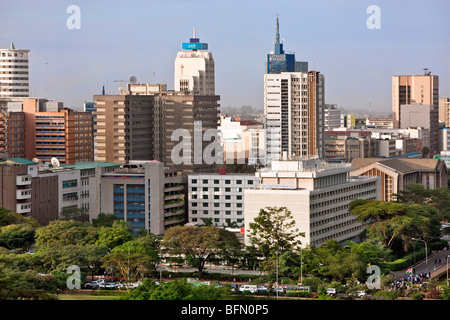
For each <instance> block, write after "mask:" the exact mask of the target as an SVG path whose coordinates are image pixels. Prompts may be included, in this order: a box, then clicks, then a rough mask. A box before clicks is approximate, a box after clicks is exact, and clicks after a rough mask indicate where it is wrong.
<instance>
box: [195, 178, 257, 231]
mask: <svg viewBox="0 0 450 320" xmlns="http://www.w3.org/2000/svg"><path fill="white" fill-rule="evenodd" d="M223 170H224V169H223ZM258 187H259V178H258V177H256V176H255V175H254V174H236V173H226V172H224V171H222V173H216V174H214V173H204V174H190V175H189V176H188V202H189V207H188V217H189V222H193V223H198V224H199V225H202V224H207V223H206V222H207V221H208V220H209V222H210V223H211V224H212V225H216V226H218V227H231V226H233V227H243V226H244V191H245V190H246V189H253V188H258Z"/></svg>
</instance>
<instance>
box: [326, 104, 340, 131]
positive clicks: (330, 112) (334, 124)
mask: <svg viewBox="0 0 450 320" xmlns="http://www.w3.org/2000/svg"><path fill="white" fill-rule="evenodd" d="M324 121H325V129H324V130H325V131H328V130H333V129H334V128H339V127H340V126H341V109H339V108H338V107H337V106H336V105H335V104H325V108H324Z"/></svg>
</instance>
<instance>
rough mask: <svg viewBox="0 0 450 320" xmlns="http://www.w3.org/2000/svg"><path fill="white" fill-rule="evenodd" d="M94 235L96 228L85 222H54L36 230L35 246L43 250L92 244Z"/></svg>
mask: <svg viewBox="0 0 450 320" xmlns="http://www.w3.org/2000/svg"><path fill="white" fill-rule="evenodd" d="M96 235H97V230H96V228H94V227H93V226H92V225H91V224H89V223H87V222H79V221H74V220H67V221H65V220H55V221H50V223H49V224H48V225H46V226H43V227H40V228H38V229H37V230H36V246H37V247H38V248H44V247H61V246H66V245H86V244H94V243H95V241H96Z"/></svg>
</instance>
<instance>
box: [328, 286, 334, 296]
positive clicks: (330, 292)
mask: <svg viewBox="0 0 450 320" xmlns="http://www.w3.org/2000/svg"><path fill="white" fill-rule="evenodd" d="M327 295H329V296H334V295H336V289H334V288H328V289H327Z"/></svg>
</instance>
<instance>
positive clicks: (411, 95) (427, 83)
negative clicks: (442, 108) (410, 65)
mask: <svg viewBox="0 0 450 320" xmlns="http://www.w3.org/2000/svg"><path fill="white" fill-rule="evenodd" d="M414 103H417V104H423V105H431V106H433V107H434V108H435V109H436V110H437V109H438V107H439V77H438V76H435V75H431V73H430V72H425V73H424V74H423V75H398V76H393V77H392V116H393V128H395V129H398V128H401V124H400V120H401V109H400V106H401V105H405V104H414Z"/></svg>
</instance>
